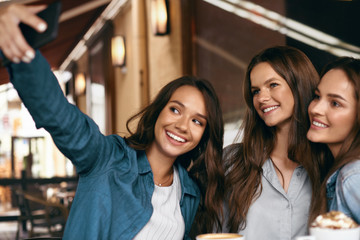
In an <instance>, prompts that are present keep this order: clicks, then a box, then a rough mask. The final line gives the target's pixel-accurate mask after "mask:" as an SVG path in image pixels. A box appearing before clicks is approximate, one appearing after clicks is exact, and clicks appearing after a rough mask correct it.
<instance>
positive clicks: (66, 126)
mask: <svg viewBox="0 0 360 240" xmlns="http://www.w3.org/2000/svg"><path fill="white" fill-rule="evenodd" d="M8 71H9V74H10V80H11V82H12V84H13V85H14V87H15V88H16V90H17V91H18V93H19V96H20V98H21V99H22V101H23V103H24V105H25V106H26V108H27V109H28V110H29V112H30V114H31V116H32V117H33V119H34V121H35V123H36V127H37V128H41V127H43V128H45V129H46V130H47V131H48V132H49V133H50V134H51V136H52V138H53V140H54V142H55V144H56V145H57V147H58V148H59V149H60V151H61V152H62V153H63V154H64V155H65V156H66V157H68V158H69V159H71V160H72V162H73V163H74V165H75V166H76V169H77V171H78V172H79V173H80V174H81V173H87V172H89V171H90V170H91V169H92V168H93V167H95V166H96V164H97V160H98V159H99V158H100V156H104V155H107V156H108V155H111V147H110V146H106V145H108V144H107V140H106V139H107V138H106V137H105V136H103V135H102V134H101V132H100V131H99V129H98V126H97V125H96V124H95V122H94V121H93V120H92V119H91V118H89V117H88V116H86V115H85V114H83V113H82V112H81V111H80V110H78V109H77V107H76V106H74V105H72V104H70V103H69V102H68V101H67V99H66V98H65V96H64V94H63V92H62V90H61V88H60V86H59V84H58V82H57V79H56V77H55V76H54V74H53V73H52V72H51V68H50V66H49V64H48V62H47V61H46V59H45V58H44V57H42V56H41V54H40V52H39V51H36V57H35V58H34V59H33V61H32V62H31V63H30V64H26V63H19V64H11V65H10V66H9V67H8Z"/></svg>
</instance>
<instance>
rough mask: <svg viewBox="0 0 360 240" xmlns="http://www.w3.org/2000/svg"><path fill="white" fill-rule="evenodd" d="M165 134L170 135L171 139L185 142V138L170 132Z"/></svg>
mask: <svg viewBox="0 0 360 240" xmlns="http://www.w3.org/2000/svg"><path fill="white" fill-rule="evenodd" d="M166 134H167V135H168V136H169V137H171V138H172V139H174V140H176V141H178V142H185V139H183V138H181V137H178V136H176V135H174V134H172V133H170V132H166Z"/></svg>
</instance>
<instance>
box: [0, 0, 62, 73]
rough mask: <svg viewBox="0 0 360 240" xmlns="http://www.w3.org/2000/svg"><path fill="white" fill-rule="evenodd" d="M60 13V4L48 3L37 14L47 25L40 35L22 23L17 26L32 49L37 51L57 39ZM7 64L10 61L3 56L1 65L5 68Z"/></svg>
mask: <svg viewBox="0 0 360 240" xmlns="http://www.w3.org/2000/svg"><path fill="white" fill-rule="evenodd" d="M60 12H61V2H60V1H55V2H52V3H50V4H49V5H48V6H47V8H45V9H44V10H43V11H41V12H39V13H38V14H37V15H38V16H39V17H40V18H42V19H43V20H45V21H46V23H47V29H46V30H45V32H42V33H39V32H37V31H36V30H35V29H33V28H32V27H30V26H28V25H26V24H24V23H20V24H19V28H20V30H21V32H22V34H23V35H24V38H25V40H26V41H27V42H28V44H29V45H30V46H31V47H32V48H34V49H38V48H40V47H42V46H44V45H45V44H47V43H49V42H51V41H52V40H54V39H55V38H56V37H57V34H58V29H59V17H60ZM9 63H10V60H8V59H7V58H5V57H4V56H3V59H2V63H1V65H2V66H7V65H8V64H9Z"/></svg>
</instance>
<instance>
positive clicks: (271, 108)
mask: <svg viewBox="0 0 360 240" xmlns="http://www.w3.org/2000/svg"><path fill="white" fill-rule="evenodd" d="M250 81H251V91H252V95H253V104H254V107H255V109H256V111H257V113H258V114H259V116H260V118H261V119H263V120H264V122H265V124H266V125H267V126H269V127H274V126H276V127H280V126H283V125H284V124H285V125H289V123H290V119H291V116H292V115H293V113H294V96H293V94H292V92H291V89H290V87H289V85H288V84H287V82H286V80H285V79H283V78H282V77H281V76H280V75H279V74H277V73H276V72H275V71H274V69H273V68H272V67H271V65H270V64H269V63H267V62H262V63H259V64H258V65H256V66H255V67H254V68H253V70H252V71H251V73H250Z"/></svg>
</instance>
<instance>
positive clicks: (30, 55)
mask: <svg viewBox="0 0 360 240" xmlns="http://www.w3.org/2000/svg"><path fill="white" fill-rule="evenodd" d="M25 55H26V56H27V57H28V58H30V59H33V58H34V57H35V53H34V51H31V50H27V51H26V53H25Z"/></svg>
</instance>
